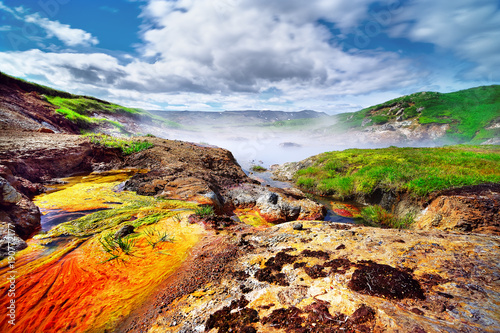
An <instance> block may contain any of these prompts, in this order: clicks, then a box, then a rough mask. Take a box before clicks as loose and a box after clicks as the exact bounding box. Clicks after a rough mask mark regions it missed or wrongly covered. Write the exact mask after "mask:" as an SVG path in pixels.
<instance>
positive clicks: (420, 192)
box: [295, 145, 500, 198]
mask: <svg viewBox="0 0 500 333" xmlns="http://www.w3.org/2000/svg"><path fill="white" fill-rule="evenodd" d="M314 159H315V163H314V164H313V166H311V167H309V168H307V169H303V170H299V171H298V172H297V174H296V175H295V177H296V183H297V184H298V185H299V186H300V187H302V188H304V189H306V190H309V191H312V192H317V193H320V194H328V195H334V196H338V197H342V198H346V197H349V196H352V195H355V194H368V193H371V192H372V191H373V190H375V189H377V188H382V189H387V190H396V191H399V190H405V191H408V192H410V193H412V194H414V195H416V196H426V195H427V194H429V193H431V192H433V191H438V190H443V189H447V188H452V187H458V186H465V185H475V184H480V183H488V182H495V183H498V182H500V146H465V145H458V146H447V147H442V148H396V147H390V148H384V149H349V150H345V151H337V152H328V153H323V154H320V155H317V156H315V157H314Z"/></svg>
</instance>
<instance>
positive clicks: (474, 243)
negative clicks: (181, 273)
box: [148, 221, 500, 332]
mask: <svg viewBox="0 0 500 333" xmlns="http://www.w3.org/2000/svg"><path fill="white" fill-rule="evenodd" d="M301 223H303V227H304V230H301V231H299V230H294V228H293V225H294V223H284V224H280V225H277V226H275V227H272V228H269V229H267V230H261V231H258V232H253V233H250V234H248V233H247V234H245V236H244V239H245V244H246V245H245V246H244V247H239V248H238V250H237V251H236V252H234V253H233V257H232V258H228V260H229V261H228V262H227V263H226V264H225V266H224V268H223V273H221V274H220V275H218V276H217V278H216V279H209V280H208V281H205V282H204V283H202V284H200V286H199V287H198V288H196V289H195V290H192V291H191V292H187V293H185V294H184V295H179V296H178V297H177V298H175V299H172V298H170V299H169V303H166V304H165V306H164V307H162V311H161V313H158V314H157V317H156V319H154V320H152V321H151V322H150V324H149V325H150V327H149V325H148V332H192V331H207V332H229V331H233V332H338V331H348V332H412V331H413V332H442V331H471V332H472V331H474V332H478V331H482V332H496V331H498V330H500V320H499V318H498V316H497V314H498V313H499V312H500V308H499V305H498V304H500V303H499V301H500V275H499V274H500V273H499V270H498V266H497V263H498V261H499V260H500V238H499V237H496V236H487V235H474V234H461V233H444V232H441V231H432V232H429V231H399V230H390V229H377V228H369V227H361V226H350V228H345V227H344V226H343V225H339V224H334V223H323V222H306V221H304V222H301ZM225 237H226V239H227V242H229V243H231V242H233V241H231V239H232V237H233V236H231V235H230V234H229V235H227V236H225ZM234 242H236V240H234ZM205 256H210V255H208V254H205Z"/></svg>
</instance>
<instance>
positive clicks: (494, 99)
mask: <svg viewBox="0 0 500 333" xmlns="http://www.w3.org/2000/svg"><path fill="white" fill-rule="evenodd" d="M399 117H401V118H402V119H403V120H407V119H413V120H416V121H418V123H419V124H421V125H426V124H448V125H449V127H450V128H449V131H448V132H447V133H446V138H447V139H448V140H449V141H450V143H451V142H453V143H471V144H478V143H482V142H484V141H486V140H488V139H491V138H494V137H498V135H499V131H498V129H494V128H491V129H486V128H488V127H489V126H490V125H491V124H493V123H495V122H498V121H499V120H500V86H499V85H492V86H482V87H477V88H471V89H467V90H461V91H457V92H452V93H446V94H442V93H438V92H428V91H427V92H419V93H415V94H411V95H407V96H402V97H399V98H396V99H393V100H390V101H387V102H385V103H382V104H379V105H375V106H371V107H368V108H366V109H363V110H361V111H358V112H354V113H343V114H339V115H336V119H337V121H338V123H337V124H336V125H334V126H332V127H330V130H331V131H337V132H345V131H347V130H349V129H359V128H361V127H362V126H370V125H373V124H378V125H381V124H384V123H386V122H389V121H395V120H396V119H398V118H399ZM399 120H401V119H399Z"/></svg>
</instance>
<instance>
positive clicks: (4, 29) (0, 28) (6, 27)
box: [0, 25, 12, 31]
mask: <svg viewBox="0 0 500 333" xmlns="http://www.w3.org/2000/svg"><path fill="white" fill-rule="evenodd" d="M10 30H12V27H11V26H10V25H1V26H0V31H10Z"/></svg>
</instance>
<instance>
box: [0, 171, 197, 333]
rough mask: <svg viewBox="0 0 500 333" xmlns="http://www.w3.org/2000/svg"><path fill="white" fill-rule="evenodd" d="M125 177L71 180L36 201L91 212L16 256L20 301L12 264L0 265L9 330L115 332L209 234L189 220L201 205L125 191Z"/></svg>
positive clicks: (48, 207) (3, 323)
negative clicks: (12, 320) (11, 310)
mask: <svg viewBox="0 0 500 333" xmlns="http://www.w3.org/2000/svg"><path fill="white" fill-rule="evenodd" d="M126 178H127V177H124V175H123V174H121V173H118V174H114V175H112V174H104V175H102V177H100V176H99V175H92V176H91V177H87V178H83V177H80V179H79V180H75V179H68V181H69V182H70V186H66V188H64V189H62V190H59V191H57V192H53V193H49V194H45V195H42V196H40V197H38V198H35V202H36V204H37V205H39V207H41V208H42V209H43V210H44V211H45V213H46V214H47V213H50V212H51V211H53V210H57V211H65V212H71V211H90V212H92V213H90V214H87V215H84V216H83V217H80V218H78V219H76V220H72V221H69V222H65V223H62V224H59V225H57V226H55V227H53V228H52V229H51V230H50V231H48V232H47V233H41V234H39V235H37V236H35V237H34V238H33V239H31V240H30V241H29V242H28V244H29V247H28V248H27V249H25V250H23V251H20V252H19V253H17V254H16V256H15V270H16V280H15V297H14V298H11V297H8V292H9V290H10V289H9V288H10V287H9V286H10V283H9V282H8V281H7V279H6V277H7V275H8V274H9V271H11V268H10V267H9V263H8V261H7V259H4V260H3V261H1V262H0V279H1V280H0V281H1V282H2V283H1V284H0V306H2V307H7V306H8V303H9V302H10V300H11V299H15V305H16V325H15V326H12V325H10V324H8V323H7V321H8V320H9V318H8V317H3V318H0V327H2V329H1V331H2V332H6V333H7V332H45V333H47V332H103V331H105V330H112V329H114V328H115V327H116V325H117V324H118V323H119V322H120V320H122V319H123V318H124V317H126V316H127V315H128V314H129V313H130V312H131V311H132V309H134V308H135V307H137V306H138V305H140V304H141V302H143V301H144V300H145V299H146V297H147V296H148V295H150V294H151V292H152V291H153V290H154V289H155V287H156V286H158V285H159V284H160V283H161V282H162V281H164V280H165V279H166V278H167V277H168V276H169V275H170V274H172V273H173V272H174V271H175V270H176V269H177V268H178V267H179V266H180V265H181V263H182V262H183V261H184V260H185V259H186V258H187V257H188V255H189V251H190V249H191V248H192V247H193V246H194V245H195V244H196V243H197V242H198V241H199V240H200V238H201V237H202V235H203V233H204V231H203V228H202V227H200V226H199V225H196V224H188V223H187V221H186V220H187V219H186V217H187V216H188V215H190V214H191V213H192V210H193V209H194V208H195V207H196V204H193V203H188V202H182V201H174V200H164V199H160V198H152V197H144V196H139V195H136V194H134V193H132V192H127V191H118V190H117V186H118V185H119V184H120V183H121V182H122V181H123V180H124V179H126ZM71 182H73V183H72V184H71ZM102 209H104V210H102ZM127 225H128V226H129V227H126V226H127ZM124 230H125V231H124ZM118 231H120V233H118V234H117V232H118Z"/></svg>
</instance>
